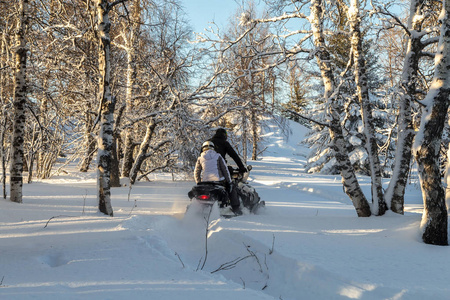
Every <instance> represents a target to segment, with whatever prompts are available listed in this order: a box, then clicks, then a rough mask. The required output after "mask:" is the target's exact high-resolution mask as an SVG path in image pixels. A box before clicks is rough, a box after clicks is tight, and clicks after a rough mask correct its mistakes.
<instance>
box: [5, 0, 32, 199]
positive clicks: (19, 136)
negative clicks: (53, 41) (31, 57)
mask: <svg viewBox="0 0 450 300" xmlns="http://www.w3.org/2000/svg"><path fill="white" fill-rule="evenodd" d="M27 25H28V0H21V1H20V8H19V15H18V20H17V28H16V46H15V54H14V55H15V86H14V117H13V122H14V123H13V137H12V143H11V144H12V145H11V165H10V169H9V172H10V181H9V182H10V200H11V201H13V202H18V203H22V184H23V156H24V154H23V148H24V147H23V143H24V135H25V121H26V118H25V103H26V97H27V84H26V72H27V48H26V39H25V30H26V27H27Z"/></svg>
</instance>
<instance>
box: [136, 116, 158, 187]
mask: <svg viewBox="0 0 450 300" xmlns="http://www.w3.org/2000/svg"><path fill="white" fill-rule="evenodd" d="M155 127H156V123H155V121H154V120H151V121H150V123H149V124H148V126H147V131H146V133H145V137H144V140H143V141H142V143H141V147H140V148H139V153H138V155H137V158H136V161H135V163H134V165H133V168H132V169H131V172H130V184H134V183H135V181H136V177H137V174H138V172H139V171H140V169H141V166H142V163H143V162H144V160H145V159H146V158H147V150H148V148H149V147H150V141H151V139H152V136H153V133H154V132H155Z"/></svg>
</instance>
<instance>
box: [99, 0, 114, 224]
mask: <svg viewBox="0 0 450 300" xmlns="http://www.w3.org/2000/svg"><path fill="white" fill-rule="evenodd" d="M96 6H97V18H98V24H97V30H98V35H99V37H100V41H99V71H100V79H99V101H100V110H99V120H100V133H99V137H98V141H97V143H98V150H97V192H98V194H97V196H98V207H99V210H100V212H102V213H104V214H106V215H110V216H113V209H112V205H111V179H110V173H111V155H112V144H113V142H114V139H113V127H114V115H113V112H114V105H115V99H114V97H113V96H112V95H111V88H110V77H111V61H110V51H111V39H110V35H109V32H110V29H111V23H110V21H109V15H108V14H109V10H110V5H109V4H108V1H107V0H97V1H96Z"/></svg>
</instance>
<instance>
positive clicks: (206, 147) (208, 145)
mask: <svg viewBox="0 0 450 300" xmlns="http://www.w3.org/2000/svg"><path fill="white" fill-rule="evenodd" d="M210 149H214V143H213V142H211V141H206V142H204V143H203V145H202V152H203V151H206V150H210Z"/></svg>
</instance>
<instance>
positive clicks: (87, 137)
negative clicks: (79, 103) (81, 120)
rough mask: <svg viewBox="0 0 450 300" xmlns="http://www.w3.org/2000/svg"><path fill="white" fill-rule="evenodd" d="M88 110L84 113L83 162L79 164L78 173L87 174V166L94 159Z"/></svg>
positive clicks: (93, 140)
mask: <svg viewBox="0 0 450 300" xmlns="http://www.w3.org/2000/svg"><path fill="white" fill-rule="evenodd" d="M89 110H90V108H89V107H88V108H87V111H86V113H85V115H86V124H85V125H84V126H85V128H84V150H85V151H86V152H85V153H84V157H83V161H82V162H81V166H80V172H87V171H88V170H89V166H90V165H91V162H92V159H93V158H94V153H95V150H96V149H95V139H94V137H93V136H92V130H93V128H92V125H93V122H92V118H91V115H90V112H89Z"/></svg>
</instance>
